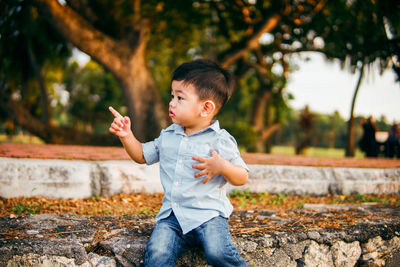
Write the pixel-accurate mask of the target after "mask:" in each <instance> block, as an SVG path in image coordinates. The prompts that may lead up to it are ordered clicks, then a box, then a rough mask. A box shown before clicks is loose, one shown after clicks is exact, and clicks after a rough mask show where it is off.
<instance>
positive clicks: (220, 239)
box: [144, 214, 247, 267]
mask: <svg viewBox="0 0 400 267" xmlns="http://www.w3.org/2000/svg"><path fill="white" fill-rule="evenodd" d="M194 246H202V247H203V249H204V252H205V254H206V259H207V264H210V265H212V266H235V267H240V266H247V265H246V262H245V261H244V260H243V258H242V257H241V256H240V255H239V252H238V251H237V249H236V247H235V246H234V245H233V244H232V241H231V235H230V233H229V225H228V221H227V219H225V218H223V217H221V216H218V217H215V218H213V219H211V220H209V221H208V222H205V223H203V224H202V225H200V226H199V227H197V228H196V229H194V230H192V231H190V232H189V233H187V234H185V235H184V234H182V230H181V227H180V226H179V223H178V221H177V219H176V217H175V215H174V214H171V215H170V216H169V217H168V218H165V219H162V220H160V221H159V222H157V224H156V225H155V227H154V230H153V233H152V234H151V237H150V240H149V242H148V243H147V246H146V253H145V260H144V264H145V266H148V267H157V266H162V267H165V266H175V262H176V260H177V258H178V256H179V255H180V254H181V253H183V252H184V251H186V250H187V249H189V248H191V247H194Z"/></svg>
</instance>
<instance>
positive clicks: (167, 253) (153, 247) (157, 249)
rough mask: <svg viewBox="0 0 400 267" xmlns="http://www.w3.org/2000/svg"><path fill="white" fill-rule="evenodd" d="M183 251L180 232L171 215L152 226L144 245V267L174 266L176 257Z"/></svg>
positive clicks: (176, 222)
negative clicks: (149, 235)
mask: <svg viewBox="0 0 400 267" xmlns="http://www.w3.org/2000/svg"><path fill="white" fill-rule="evenodd" d="M183 251H184V240H183V238H182V230H181V227H180V226H179V223H178V221H177V220H176V217H175V215H173V214H171V215H170V216H169V217H168V218H165V219H163V220H160V221H159V222H157V223H156V225H155V226H154V229H153V232H152V234H151V237H150V239H149V241H148V243H147V245H146V252H145V258H144V265H145V266H149V267H150V266H151V267H157V266H162V267H164V266H175V262H176V260H177V258H178V256H179V255H180V254H181V253H182V252H183Z"/></svg>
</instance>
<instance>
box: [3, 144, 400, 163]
mask: <svg viewBox="0 0 400 267" xmlns="http://www.w3.org/2000/svg"><path fill="white" fill-rule="evenodd" d="M0 157H10V158H37V159H64V160H90V161H103V160H104V161H105V160H129V156H128V155H127V154H126V152H125V151H124V149H123V148H122V147H95V146H76V145H40V144H19V143H0ZM242 157H243V159H244V160H245V162H246V163H247V164H265V165H292V166H324V167H344V168H399V167H400V160H399V159H385V158H326V157H325V158H324V157H309V156H282V155H271V154H262V153H245V154H242Z"/></svg>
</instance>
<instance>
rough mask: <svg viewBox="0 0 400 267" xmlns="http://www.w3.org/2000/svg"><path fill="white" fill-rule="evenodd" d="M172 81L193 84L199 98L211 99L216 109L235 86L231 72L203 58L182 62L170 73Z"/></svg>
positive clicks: (222, 103)
mask: <svg viewBox="0 0 400 267" xmlns="http://www.w3.org/2000/svg"><path fill="white" fill-rule="evenodd" d="M172 81H183V82H184V84H191V85H193V86H194V87H195V89H196V91H197V93H198V94H199V97H200V99H201V100H205V99H212V100H213V101H214V102H215V104H216V106H217V110H218V111H219V110H220V109H221V108H222V107H223V106H224V105H225V104H226V102H228V100H229V98H230V97H231V95H232V93H233V89H234V87H235V82H234V79H233V76H232V74H230V73H229V72H228V71H226V70H225V69H223V68H221V67H220V66H219V65H218V64H216V63H215V62H213V61H210V60H205V59H198V60H193V61H190V62H186V63H183V64H182V65H180V66H179V67H178V68H177V69H176V70H175V71H174V73H173V74H172Z"/></svg>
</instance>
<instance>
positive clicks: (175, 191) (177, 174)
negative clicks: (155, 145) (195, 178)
mask: <svg viewBox="0 0 400 267" xmlns="http://www.w3.org/2000/svg"><path fill="white" fill-rule="evenodd" d="M182 141H183V142H181V143H180V145H179V149H178V160H177V164H176V167H175V181H174V188H172V192H171V193H172V198H171V201H172V208H173V209H174V210H175V213H179V211H176V209H177V208H178V207H179V205H178V203H177V202H178V201H179V195H180V193H179V188H178V187H179V179H180V174H181V173H182V172H183V165H182V164H183V160H182V158H181V155H182V153H183V152H184V151H185V149H186V144H187V141H188V137H187V136H185V137H183V138H182Z"/></svg>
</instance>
